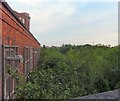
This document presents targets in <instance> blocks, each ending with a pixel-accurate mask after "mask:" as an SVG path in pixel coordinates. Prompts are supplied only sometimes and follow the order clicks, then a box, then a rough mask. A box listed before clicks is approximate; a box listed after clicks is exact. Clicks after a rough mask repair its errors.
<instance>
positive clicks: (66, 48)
mask: <svg viewBox="0 0 120 101" xmlns="http://www.w3.org/2000/svg"><path fill="white" fill-rule="evenodd" d="M118 54H119V53H118V47H117V46H116V47H110V46H104V45H94V46H91V45H89V44H87V45H83V46H72V45H63V46H61V47H51V48H46V47H45V46H44V47H43V48H42V49H41V58H40V61H39V64H38V67H37V69H36V70H34V71H33V72H31V73H30V75H29V77H28V81H27V82H26V83H25V82H24V83H22V84H20V85H18V86H17V91H16V95H17V98H23V99H70V98H74V97H78V96H84V95H88V94H93V93H97V92H103V91H107V90H113V89H117V88H120V82H118V81H120V80H119V76H118V75H119V73H118Z"/></svg>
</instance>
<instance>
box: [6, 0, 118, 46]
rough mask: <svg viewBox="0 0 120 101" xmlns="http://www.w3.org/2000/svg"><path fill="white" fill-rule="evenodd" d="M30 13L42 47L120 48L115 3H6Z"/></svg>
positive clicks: (25, 0)
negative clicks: (99, 44) (119, 45)
mask: <svg viewBox="0 0 120 101" xmlns="http://www.w3.org/2000/svg"><path fill="white" fill-rule="evenodd" d="M6 2H8V4H9V5H10V7H11V8H12V9H14V10H16V11H18V12H28V13H29V14H30V17H31V29H30V30H31V32H32V33H33V35H34V36H35V37H36V39H37V40H38V41H39V42H40V43H41V45H47V46H60V45H62V44H72V45H83V44H98V43H101V44H105V45H112V46H114V45H117V44H118V3H117V1H115V0H114V1H113V0H109V1H108V0H103V1H102V0H101V2H98V1H97V0H96V1H95V0H92V1H89V0H84V2H83V1H82V0H81V1H80V0H74V1H73V0H52V1H51V0H49V1H48V0H19V1H18V0H6Z"/></svg>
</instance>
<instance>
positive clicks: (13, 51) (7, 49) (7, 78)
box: [3, 45, 18, 99]
mask: <svg viewBox="0 0 120 101" xmlns="http://www.w3.org/2000/svg"><path fill="white" fill-rule="evenodd" d="M3 53H4V59H3V60H4V98H5V99H9V98H10V97H11V96H12V95H13V93H14V90H15V85H16V80H15V78H14V77H13V74H11V73H10V68H11V69H12V70H14V72H17V68H18V61H17V58H16V55H17V53H18V47H17V46H8V45H3Z"/></svg>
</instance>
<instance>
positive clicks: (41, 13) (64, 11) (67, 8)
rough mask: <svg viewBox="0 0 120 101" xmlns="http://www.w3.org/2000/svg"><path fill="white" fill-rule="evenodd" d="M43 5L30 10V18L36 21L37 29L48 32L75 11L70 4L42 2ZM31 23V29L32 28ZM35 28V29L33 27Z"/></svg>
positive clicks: (57, 26)
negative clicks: (37, 8)
mask: <svg viewBox="0 0 120 101" xmlns="http://www.w3.org/2000/svg"><path fill="white" fill-rule="evenodd" d="M43 5H44V7H42V8H40V9H39V10H36V11H35V12H31V18H32V19H34V22H35V23H36V25H37V26H38V27H37V30H39V32H41V33H44V34H45V33H48V32H50V31H52V30H55V29H57V28H59V27H60V25H62V24H63V23H64V22H65V21H66V20H67V19H68V18H69V17H71V16H72V15H74V14H75V13H76V8H75V7H74V6H72V5H70V4H64V3H62V4H61V3H60V4H59V3H53V4H43ZM34 26H35V25H34V24H33V27H32V28H33V30H34ZM35 30H36V29H35Z"/></svg>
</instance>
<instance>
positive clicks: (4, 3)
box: [0, 0, 41, 45]
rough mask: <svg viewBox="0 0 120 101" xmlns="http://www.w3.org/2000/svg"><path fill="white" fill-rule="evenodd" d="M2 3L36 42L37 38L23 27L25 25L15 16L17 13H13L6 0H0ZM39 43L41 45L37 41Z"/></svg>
mask: <svg viewBox="0 0 120 101" xmlns="http://www.w3.org/2000/svg"><path fill="white" fill-rule="evenodd" d="M0 2H1V3H2V5H3V6H4V7H5V8H6V9H7V10H8V11H9V12H10V13H11V14H12V15H13V16H14V17H15V19H16V20H17V21H18V22H19V23H20V24H21V25H22V26H23V27H24V28H25V30H26V31H27V32H28V33H29V34H31V35H32V37H33V38H34V39H35V40H36V41H37V42H38V40H37V39H36V38H35V37H34V36H33V34H32V33H31V32H30V31H29V30H28V29H27V28H26V27H25V25H24V24H23V23H22V22H21V21H20V20H19V18H18V17H17V15H15V14H14V11H13V10H12V8H11V7H10V6H9V5H8V3H7V2H6V1H3V0H2V1H1V0H0ZM38 44H39V45H41V44H40V43H39V42H38Z"/></svg>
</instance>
